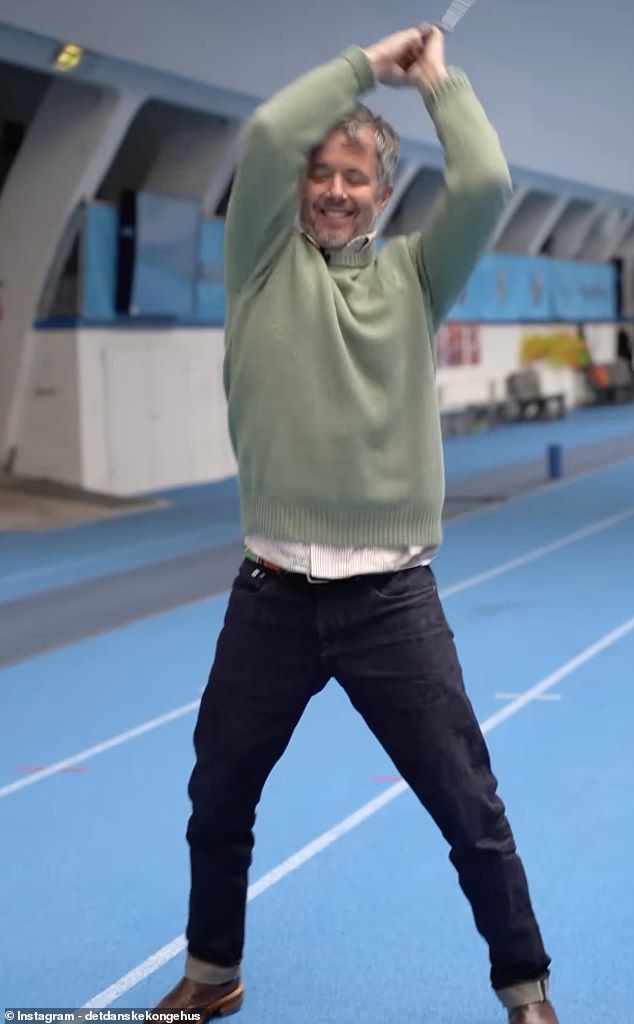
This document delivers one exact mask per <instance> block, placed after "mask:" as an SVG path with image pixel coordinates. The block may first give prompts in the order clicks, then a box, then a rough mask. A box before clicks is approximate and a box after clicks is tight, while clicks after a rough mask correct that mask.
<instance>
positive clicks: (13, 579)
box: [0, 529, 240, 600]
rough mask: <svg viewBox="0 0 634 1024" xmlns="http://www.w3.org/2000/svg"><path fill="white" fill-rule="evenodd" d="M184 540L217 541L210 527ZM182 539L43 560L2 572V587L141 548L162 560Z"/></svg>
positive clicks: (169, 538) (95, 563) (109, 559)
mask: <svg viewBox="0 0 634 1024" xmlns="http://www.w3.org/2000/svg"><path fill="white" fill-rule="evenodd" d="M232 539H235V540H236V541H239V540H240V537H239V536H237V537H235V538H232ZM184 540H185V542H186V544H189V543H190V542H191V541H195V542H196V543H197V542H198V541H205V540H206V541H207V543H208V545H209V546H211V545H212V543H213V541H212V538H211V534H210V531H209V530H208V529H207V530H192V531H191V533H188V534H186V535H185V538H184ZM182 542H183V539H182V538H181V536H180V535H178V534H173V535H172V536H169V535H168V536H167V537H158V538H155V539H154V540H141V541H139V542H138V543H136V544H122V545H121V547H118V548H117V547H115V548H111V549H109V550H108V551H104V552H103V553H102V554H98V553H97V554H91V555H86V556H85V557H83V558H73V559H70V560H69V561H67V562H59V561H57V562H53V563H52V564H51V565H41V564H40V566H38V567H36V568H34V569H27V570H25V571H24V572H16V573H13V574H12V575H9V576H0V590H1V589H2V587H4V586H5V585H7V584H10V583H22V582H24V581H25V580H33V579H39V578H40V577H45V576H52V575H58V574H59V573H63V572H65V571H66V570H67V569H80V568H81V567H82V566H86V565H93V566H95V568H96V567H97V566H99V565H100V564H102V563H106V564H109V563H110V562H112V561H113V559H115V558H118V557H119V555H126V556H127V555H134V554H136V553H137V552H141V551H154V552H155V553H156V556H157V559H155V560H158V559H159V558H161V557H164V556H165V549H166V548H169V547H170V546H173V545H174V544H176V545H180V544H182ZM196 550H198V549H197V547H196V546H194V548H192V549H191V550H190V548H189V547H186V548H185V550H184V551H181V552H180V553H179V554H180V555H182V556H183V557H184V556H185V555H188V554H192V553H193V552H194V551H196ZM177 557H178V555H177ZM115 571H117V570H115ZM118 571H120V572H121V571H122V572H125V571H126V570H125V569H123V570H118ZM25 596H27V597H28V596H30V595H25ZM18 600H19V598H18Z"/></svg>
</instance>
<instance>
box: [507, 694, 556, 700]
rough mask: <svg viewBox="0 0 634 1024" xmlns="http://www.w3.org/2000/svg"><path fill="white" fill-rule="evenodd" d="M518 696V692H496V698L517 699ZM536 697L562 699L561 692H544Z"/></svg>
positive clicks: (539, 698)
mask: <svg viewBox="0 0 634 1024" xmlns="http://www.w3.org/2000/svg"><path fill="white" fill-rule="evenodd" d="M517 696H518V694H517V693H496V695H495V699H496V700H515V698H516V697H517ZM535 699H536V700H550V701H557V700H561V694H560V693H544V694H542V696H541V697H536V698H535Z"/></svg>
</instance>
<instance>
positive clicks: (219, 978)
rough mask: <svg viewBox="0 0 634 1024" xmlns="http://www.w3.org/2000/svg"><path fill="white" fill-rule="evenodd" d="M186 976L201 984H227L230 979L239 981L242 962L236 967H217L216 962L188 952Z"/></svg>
mask: <svg viewBox="0 0 634 1024" xmlns="http://www.w3.org/2000/svg"><path fill="white" fill-rule="evenodd" d="M185 977H186V978H189V980H190V981H196V982H197V983H198V984H199V985H227V984H228V983H229V982H230V981H237V980H238V978H239V977H240V964H236V965H235V967H217V966H216V965H215V964H208V963H207V962H206V961H205V960H199V959H198V957H195V956H192V955H191V953H188V954H187V959H186V961H185Z"/></svg>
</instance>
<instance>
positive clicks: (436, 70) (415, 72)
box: [406, 25, 448, 93]
mask: <svg viewBox="0 0 634 1024" xmlns="http://www.w3.org/2000/svg"><path fill="white" fill-rule="evenodd" d="M417 31H418V33H419V35H420V38H421V44H422V45H421V51H420V53H419V54H418V56H417V57H416V59H415V60H414V61H413V63H411V64H410V65H409V66H408V68H407V71H406V77H407V80H408V82H409V83H410V85H414V86H415V87H416V88H417V89H419V90H420V92H422V93H424V92H427V91H428V90H429V89H433V87H434V86H435V85H437V84H438V82H440V81H442V79H443V78H446V77H447V74H448V72H447V67H446V65H445V37H444V35H443V33H442V31H441V29H439V28H436V27H435V26H434V25H421V26H420V28H419V29H418V30H417Z"/></svg>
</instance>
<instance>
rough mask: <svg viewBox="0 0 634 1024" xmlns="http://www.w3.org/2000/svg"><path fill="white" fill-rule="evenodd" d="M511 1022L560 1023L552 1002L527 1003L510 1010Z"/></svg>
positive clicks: (522, 1023)
mask: <svg viewBox="0 0 634 1024" xmlns="http://www.w3.org/2000/svg"><path fill="white" fill-rule="evenodd" d="M509 1024H559V1021H558V1020H557V1014H556V1013H555V1010H554V1007H553V1005H552V1003H549V1002H548V1000H545V1001H544V1002H542V1003H525V1004H524V1006H514V1007H513V1009H512V1010H509Z"/></svg>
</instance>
